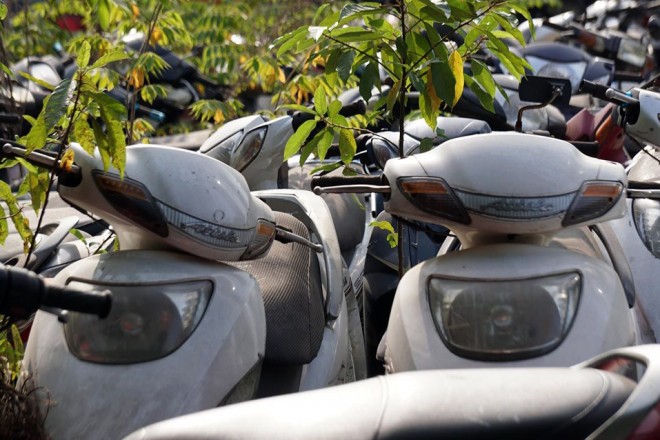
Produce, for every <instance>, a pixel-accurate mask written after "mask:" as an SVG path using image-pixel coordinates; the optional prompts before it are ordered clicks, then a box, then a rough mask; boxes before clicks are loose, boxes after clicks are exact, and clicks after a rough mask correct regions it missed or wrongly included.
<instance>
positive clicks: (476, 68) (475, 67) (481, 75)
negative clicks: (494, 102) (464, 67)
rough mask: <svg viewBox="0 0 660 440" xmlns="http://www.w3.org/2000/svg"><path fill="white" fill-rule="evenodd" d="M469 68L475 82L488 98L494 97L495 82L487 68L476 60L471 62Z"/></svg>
mask: <svg viewBox="0 0 660 440" xmlns="http://www.w3.org/2000/svg"><path fill="white" fill-rule="evenodd" d="M470 66H471V68H472V76H473V77H474V79H475V81H477V82H478V83H479V84H480V85H481V87H483V89H484V90H485V91H486V92H487V93H488V94H489V95H490V96H495V81H494V80H493V75H491V73H490V70H488V67H486V65H485V64H484V63H482V62H481V61H477V60H472V61H471V62H470Z"/></svg>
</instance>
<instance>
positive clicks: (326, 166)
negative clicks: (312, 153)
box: [309, 162, 343, 174]
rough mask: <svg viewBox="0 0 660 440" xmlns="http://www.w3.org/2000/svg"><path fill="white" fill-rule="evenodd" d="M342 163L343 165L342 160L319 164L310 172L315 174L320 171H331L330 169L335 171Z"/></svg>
mask: <svg viewBox="0 0 660 440" xmlns="http://www.w3.org/2000/svg"><path fill="white" fill-rule="evenodd" d="M342 165H343V163H342V162H332V163H327V164H323V165H319V166H317V167H315V168H314V169H313V170H312V171H310V172H309V173H310V174H315V173H318V172H319V171H327V172H330V171H334V170H336V169H337V168H340V167H341V166H342Z"/></svg>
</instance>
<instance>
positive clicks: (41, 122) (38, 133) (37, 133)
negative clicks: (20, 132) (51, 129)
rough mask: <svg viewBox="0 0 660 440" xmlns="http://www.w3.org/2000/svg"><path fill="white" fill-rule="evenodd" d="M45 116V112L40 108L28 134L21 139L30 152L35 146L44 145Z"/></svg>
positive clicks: (46, 134) (46, 132)
mask: <svg viewBox="0 0 660 440" xmlns="http://www.w3.org/2000/svg"><path fill="white" fill-rule="evenodd" d="M45 116H46V113H45V111H43V110H42V111H41V113H39V116H37V120H36V121H35V123H34V125H32V128H31V129H30V131H29V132H28V134H27V135H26V136H25V138H24V140H22V142H23V143H24V144H25V146H26V147H27V149H28V151H29V152H32V150H34V149H35V148H43V147H44V145H46V139H47V137H48V130H47V129H46V121H45V119H44V118H45Z"/></svg>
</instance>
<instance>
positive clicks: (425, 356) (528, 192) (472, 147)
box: [316, 81, 653, 372]
mask: <svg viewBox="0 0 660 440" xmlns="http://www.w3.org/2000/svg"><path fill="white" fill-rule="evenodd" d="M552 83H553V82H552V81H551V82H550V86H549V88H550V92H551V93H550V94H551V95H553V94H557V95H559V94H561V93H562V91H563V90H565V88H566V87H570V86H568V85H567V81H563V82H562V81H560V82H559V83H560V85H559V86H558V88H556V87H555V86H554V85H552ZM323 180H324V179H323V178H318V180H317V181H316V183H317V184H318V185H319V186H328V185H332V186H330V187H329V188H325V189H319V191H320V192H349V191H350V192H353V191H355V192H362V191H366V190H368V191H378V192H382V193H384V194H385V195H386V203H385V209H386V210H387V211H388V212H390V213H392V214H394V215H396V216H399V217H402V218H405V219H412V220H417V221H423V222H428V223H433V224H439V225H442V226H446V227H448V228H449V229H450V230H451V231H452V233H453V234H455V236H456V240H446V241H445V242H444V243H443V250H442V251H441V253H442V255H441V256H439V257H436V258H433V259H431V260H428V261H425V262H423V263H421V264H419V265H417V266H415V267H413V268H412V269H410V270H409V271H408V272H407V273H406V274H405V276H404V277H403V279H402V280H401V281H400V283H399V284H398V288H397V293H396V295H395V297H394V303H393V306H392V312H391V314H390V317H389V323H388V328H387V333H386V336H385V338H384V340H383V342H382V348H383V349H382V350H381V357H382V358H383V359H384V360H385V364H386V369H387V371H389V372H399V371H407V370H416V369H431V368H466V367H470V368H475V367H483V366H486V365H489V364H490V363H492V362H498V364H499V365H502V366H506V365H516V366H532V365H534V366H541V365H542V366H557V365H559V366H561V365H564V366H565V365H570V364H571V363H574V362H576V361H578V360H579V359H580V358H583V357H585V356H593V355H596V354H598V353H602V352H604V351H606V350H608V349H613V348H617V347H623V346H629V345H635V344H640V343H644V342H649V341H652V340H653V338H652V333H650V332H649V331H648V329H646V327H645V322H644V320H643V315H642V314H641V313H640V311H639V310H638V306H636V304H635V296H634V288H633V286H632V285H631V283H629V281H630V278H631V277H630V276H629V272H630V269H629V267H627V265H626V262H625V260H623V259H622V258H621V253H620V250H619V251H618V249H617V247H618V243H617V242H616V240H615V238H614V237H612V235H613V234H611V232H610V231H609V229H608V228H607V226H606V225H603V222H605V221H606V220H609V219H613V218H618V217H622V216H623V215H624V214H625V196H624V194H625V188H626V176H625V172H624V169H623V167H622V166H621V165H619V164H614V163H611V162H605V161H601V160H597V159H593V158H589V157H587V156H584V155H583V154H581V153H580V152H579V151H578V150H576V149H575V147H573V146H572V145H571V144H569V143H567V142H565V141H561V140H557V139H552V138H547V137H540V136H536V135H530V134H522V133H491V134H485V135H476V136H471V137H467V138H461V139H454V140H450V141H448V142H445V143H444V144H443V145H442V146H441V147H440V148H437V149H435V150H431V151H430V152H427V153H423V154H418V155H415V156H412V157H408V158H404V159H396V158H394V159H391V160H389V161H388V162H387V163H386V164H385V168H384V171H383V177H382V178H373V179H362V180H357V181H355V182H356V184H351V182H352V181H351V179H350V178H346V177H344V178H342V177H337V178H335V179H334V180H332V181H327V182H323ZM344 183H345V184H344ZM459 243H460V245H459ZM459 248H460V249H461V250H459V251H456V252H450V251H451V250H454V249H459ZM490 365H492V364H490Z"/></svg>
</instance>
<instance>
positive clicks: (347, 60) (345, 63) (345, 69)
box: [337, 50, 355, 81]
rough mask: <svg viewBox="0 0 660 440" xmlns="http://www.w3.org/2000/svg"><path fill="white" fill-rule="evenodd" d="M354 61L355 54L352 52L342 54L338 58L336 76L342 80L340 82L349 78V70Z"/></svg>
mask: <svg viewBox="0 0 660 440" xmlns="http://www.w3.org/2000/svg"><path fill="white" fill-rule="evenodd" d="M354 59H355V52H354V51H352V50H349V51H348V52H344V53H342V54H341V56H340V57H339V60H338V61H337V74H338V75H339V77H340V78H341V79H342V81H346V80H347V79H348V77H349V76H351V69H352V67H353V60H354Z"/></svg>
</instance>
